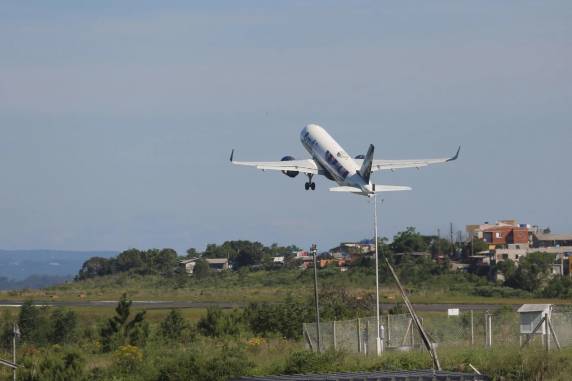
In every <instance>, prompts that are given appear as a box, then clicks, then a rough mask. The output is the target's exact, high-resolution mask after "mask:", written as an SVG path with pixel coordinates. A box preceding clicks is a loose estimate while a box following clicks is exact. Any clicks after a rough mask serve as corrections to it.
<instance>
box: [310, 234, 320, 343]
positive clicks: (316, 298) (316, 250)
mask: <svg viewBox="0 0 572 381" xmlns="http://www.w3.org/2000/svg"><path fill="white" fill-rule="evenodd" d="M310 252H311V253H312V254H314V298H315V300H316V331H317V334H318V352H322V335H321V333H320V302H319V301H318V264H317V259H316V256H317V254H318V248H317V246H316V244H315V243H314V244H312V247H311V248H310Z"/></svg>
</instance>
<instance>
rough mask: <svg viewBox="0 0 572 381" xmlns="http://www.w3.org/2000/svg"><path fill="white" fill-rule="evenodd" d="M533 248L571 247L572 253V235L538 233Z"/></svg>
mask: <svg viewBox="0 0 572 381" xmlns="http://www.w3.org/2000/svg"><path fill="white" fill-rule="evenodd" d="M533 246H534V247H536V248H540V247H570V248H571V251H572V234H550V233H537V234H534V237H533Z"/></svg>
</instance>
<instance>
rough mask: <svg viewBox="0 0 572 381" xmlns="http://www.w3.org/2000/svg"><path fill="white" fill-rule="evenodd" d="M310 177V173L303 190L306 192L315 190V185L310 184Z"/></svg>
mask: <svg viewBox="0 0 572 381" xmlns="http://www.w3.org/2000/svg"><path fill="white" fill-rule="evenodd" d="M312 176H314V175H312V174H311V173H309V174H308V182H307V183H306V184H304V188H305V189H306V190H310V189H311V190H316V183H314V182H312Z"/></svg>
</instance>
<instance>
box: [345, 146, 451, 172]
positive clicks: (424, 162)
mask: <svg viewBox="0 0 572 381" xmlns="http://www.w3.org/2000/svg"><path fill="white" fill-rule="evenodd" d="M460 151H461V147H459V149H457V153H456V154H455V155H454V156H452V157H449V158H442V159H413V160H374V161H373V164H372V166H371V171H372V172H375V171H383V170H391V171H393V170H395V169H402V168H417V169H419V168H421V167H426V166H428V165H432V164H440V163H448V162H450V161H454V160H457V158H458V157H459V152H460ZM355 162H356V164H357V165H358V166H361V164H362V162H363V160H355Z"/></svg>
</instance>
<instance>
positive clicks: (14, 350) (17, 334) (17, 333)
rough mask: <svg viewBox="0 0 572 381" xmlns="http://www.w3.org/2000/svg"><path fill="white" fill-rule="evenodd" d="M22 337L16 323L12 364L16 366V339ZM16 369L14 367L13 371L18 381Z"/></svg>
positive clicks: (13, 329)
mask: <svg viewBox="0 0 572 381" xmlns="http://www.w3.org/2000/svg"><path fill="white" fill-rule="evenodd" d="M17 336H20V329H19V328H18V325H17V324H16V323H14V325H13V326H12V362H13V363H14V365H16V337H17ZM16 369H17V367H14V369H13V371H14V381H16Z"/></svg>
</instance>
